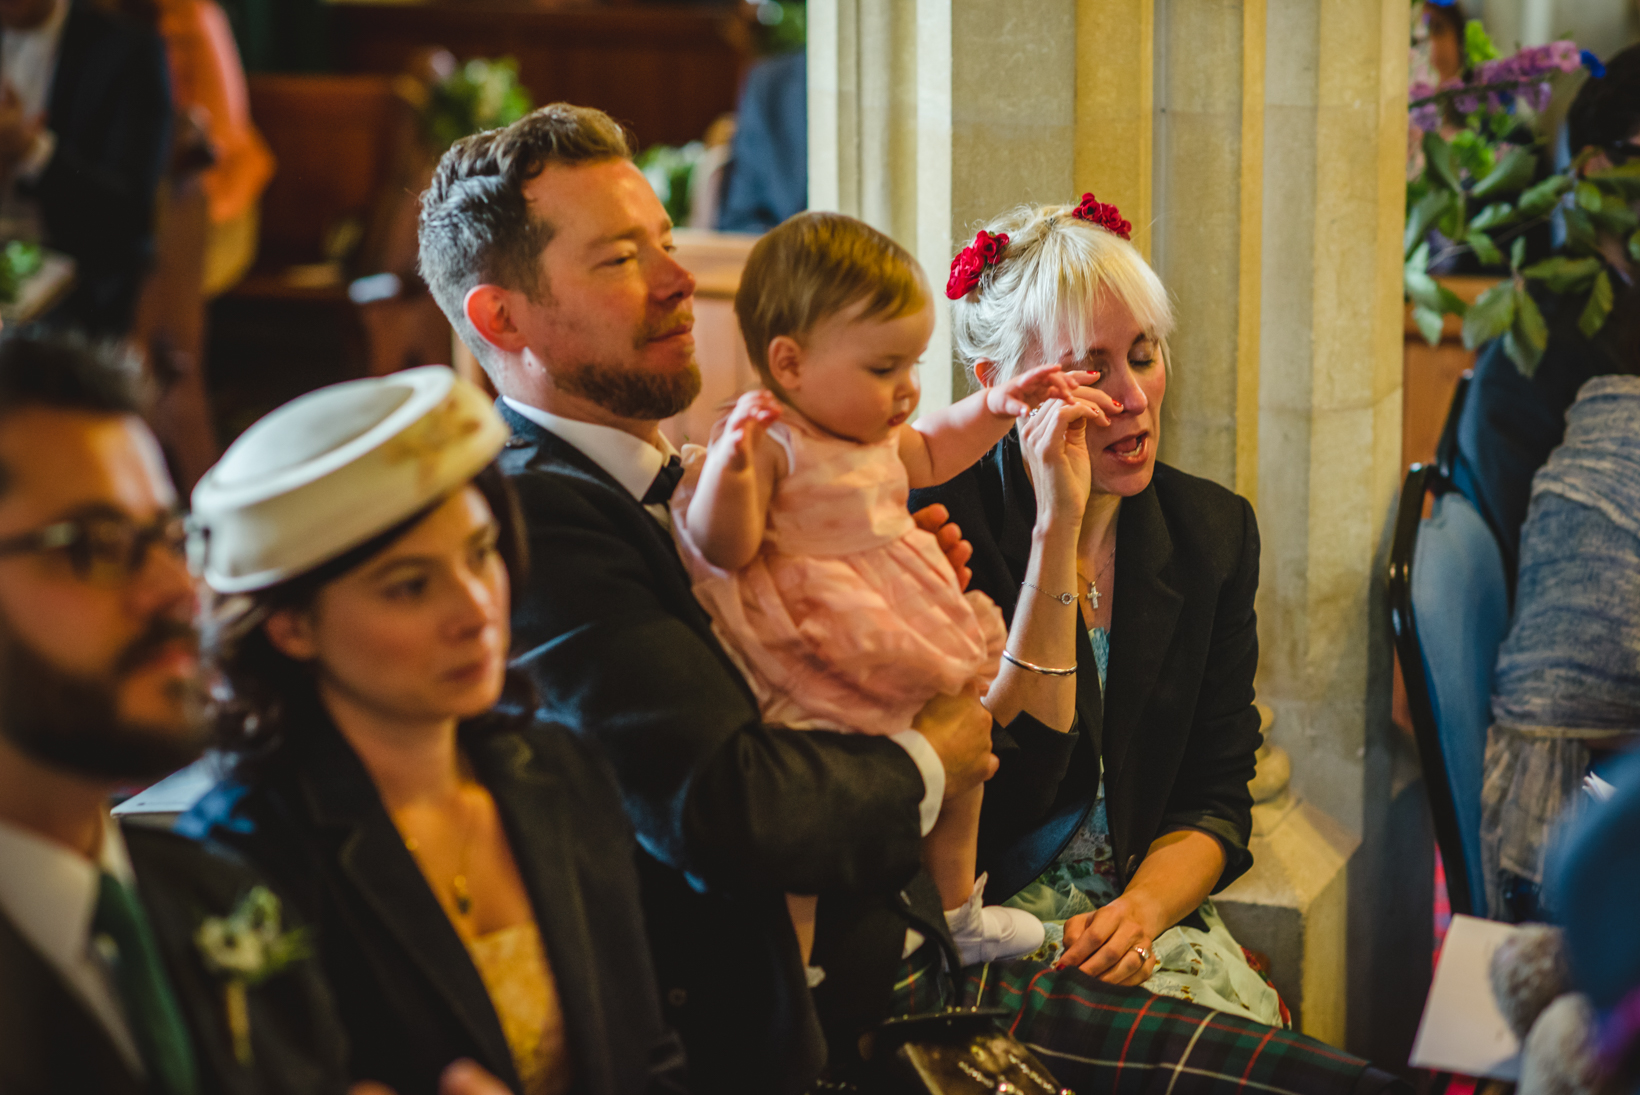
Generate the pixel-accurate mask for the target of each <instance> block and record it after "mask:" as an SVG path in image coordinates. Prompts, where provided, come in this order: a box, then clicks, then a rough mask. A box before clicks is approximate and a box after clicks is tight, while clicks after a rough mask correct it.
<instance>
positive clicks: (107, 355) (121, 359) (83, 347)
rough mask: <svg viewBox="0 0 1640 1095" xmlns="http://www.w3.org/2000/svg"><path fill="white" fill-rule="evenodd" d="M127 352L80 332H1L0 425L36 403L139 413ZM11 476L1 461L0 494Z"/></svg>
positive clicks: (97, 411)
mask: <svg viewBox="0 0 1640 1095" xmlns="http://www.w3.org/2000/svg"><path fill="white" fill-rule="evenodd" d="M133 366H134V362H133V361H132V359H131V358H130V356H129V355H128V354H125V353H123V352H121V351H120V350H119V349H118V348H117V347H116V346H114V345H111V344H102V343H94V342H90V341H88V340H86V339H85V338H83V337H81V336H79V335H67V334H57V335H40V334H34V333H30V332H29V331H27V330H26V329H25V330H24V331H22V332H19V333H17V334H13V333H11V332H9V331H8V332H6V333H5V334H4V335H0V428H3V427H4V423H5V420H6V418H7V417H9V416H10V415H13V414H16V413H17V412H19V411H23V410H28V409H31V408H34V407H50V408H53V409H56V410H65V411H83V412H85V413H87V414H106V415H126V414H137V413H138V410H139V405H138V401H137V383H136V378H137V374H136V369H135V368H134V367H133ZM10 480H11V476H10V474H9V473H8V472H7V471H6V468H5V466H4V465H0V493H4V492H5V490H6V489H7V488H8V486H9V484H10Z"/></svg>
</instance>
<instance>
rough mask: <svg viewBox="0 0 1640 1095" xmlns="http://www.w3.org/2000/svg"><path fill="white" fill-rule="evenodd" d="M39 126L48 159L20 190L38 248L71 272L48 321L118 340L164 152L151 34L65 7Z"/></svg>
mask: <svg viewBox="0 0 1640 1095" xmlns="http://www.w3.org/2000/svg"><path fill="white" fill-rule="evenodd" d="M3 76H4V74H3V73H0V77H3ZM46 125H47V127H48V128H50V129H51V131H52V132H53V133H55V134H56V135H57V150H56V152H55V153H54V154H53V155H52V158H51V160H50V162H49V163H48V164H47V165H46V168H45V170H44V171H43V172H42V173H41V174H40V177H39V178H38V179H36V180H35V181H34V182H33V183H31V184H27V185H26V187H24V188H23V189H25V192H26V193H29V194H31V195H32V196H33V197H34V198H35V199H36V200H38V202H39V203H40V211H41V213H42V215H43V218H44V220H45V234H46V243H47V244H48V245H50V246H51V247H53V248H56V249H57V250H59V251H63V252H65V253H67V254H69V255H71V256H72V257H73V258H74V260H75V263H76V264H77V268H76V272H75V288H74V292H73V294H72V295H71V296H70V297H69V299H68V300H67V301H65V302H64V303H63V304H62V305H61V306H60V307H59V309H58V310H57V312H55V313H53V317H52V318H53V320H54V321H61V322H65V323H68V324H72V325H74V326H78V327H83V328H85V329H87V330H90V331H93V332H95V333H97V334H107V335H117V334H122V333H124V332H125V330H126V329H127V328H128V327H129V326H130V323H131V313H132V309H133V308H134V307H135V304H136V299H137V292H138V290H139V289H140V288H141V286H142V279H143V276H144V274H146V272H147V270H148V264H149V260H150V259H151V257H152V254H153V246H154V224H153V220H154V195H155V192H156V190H157V189H158V187H159V180H160V176H161V175H162V174H163V172H164V169H165V164H166V161H167V159H168V158H169V156H170V151H171V83H170V74H169V70H168V69H167V67H166V61H165V45H164V42H163V41H161V39H160V37H159V35H158V33H157V32H155V31H154V30H153V29H152V28H149V27H145V26H143V25H142V24H140V23H138V22H137V21H135V20H133V19H128V18H125V17H123V16H119V15H114V14H111V13H109V12H106V11H104V10H102V9H101V8H99V7H97V6H96V5H95V4H94V3H91V2H90V0H73V3H72V5H71V6H70V7H69V11H68V20H67V22H66V23H64V24H63V32H62V38H61V39H60V40H59V42H58V50H57V68H56V72H55V75H54V76H53V78H52V84H51V95H50V98H49V100H48V102H47V107H46Z"/></svg>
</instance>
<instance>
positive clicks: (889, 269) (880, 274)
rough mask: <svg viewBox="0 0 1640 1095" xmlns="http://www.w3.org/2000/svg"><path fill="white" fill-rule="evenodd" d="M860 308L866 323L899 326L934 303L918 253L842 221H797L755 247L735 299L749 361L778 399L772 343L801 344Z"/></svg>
mask: <svg viewBox="0 0 1640 1095" xmlns="http://www.w3.org/2000/svg"><path fill="white" fill-rule="evenodd" d="M861 301H865V302H866V308H865V311H864V312H862V313H861V314H860V318H861V319H876V318H879V317H880V318H882V319H899V318H900V317H901V316H908V315H910V314H912V313H913V312H915V311H917V310H918V309H919V308H922V307H923V306H925V305H926V304H927V303H928V301H929V293H928V281H927V279H926V278H924V277H923V271H922V266H921V265H919V264H918V262H917V260H916V259H914V258H912V257H911V252H909V251H907V250H906V249H905V248H903V247H901V246H900V245H899V244H897V243H895V242H894V241H893V240H891V239H889V238H888V237H887V236H885V235H883V234H882V233H881V232H879V231H877V230H876V229H875V228H873V227H871V225H869V224H866V223H865V222H864V221H858V220H855V219H854V218H853V217H848V216H844V215H843V214H842V213H798V214H797V215H796V216H794V217H792V218H790V219H789V220H787V221H786V222H785V223H784V224H782V225H780V226H779V227H777V228H775V229H773V230H771V231H770V232H769V233H768V234H767V235H765V236H764V237H763V238H762V239H760V240H758V241H757V244H756V245H755V246H753V248H752V253H751V254H750V255H749V256H748V257H747V259H746V269H745V270H744V271H743V272H742V273H741V275H740V288H739V290H738V291H736V293H735V315H736V316H737V317H738V318H739V319H740V330H741V333H742V335H744V337H745V339H746V353H747V355H748V356H749V357H750V358H751V359H752V366H753V367H754V368H755V369H757V372H758V375H759V376H760V377H762V378H763V383H765V384H767V385H768V386H769V387H770V388H771V389H773V390H775V391H776V392H778V391H779V387H778V385H776V384H775V382H774V378H773V377H772V376H770V374H769V342H770V341H771V340H773V339H775V338H777V337H779V336H780V335H785V336H787V337H788V338H795V339H801V338H802V337H803V336H804V335H806V334H808V333H809V332H810V331H812V330H814V327H815V325H816V324H818V323H819V322H821V321H822V320H824V319H826V318H827V317H829V316H833V315H836V314H837V313H838V312H841V311H843V310H844V309H845V308H849V307H851V306H853V305H855V304H858V303H859V302H861Z"/></svg>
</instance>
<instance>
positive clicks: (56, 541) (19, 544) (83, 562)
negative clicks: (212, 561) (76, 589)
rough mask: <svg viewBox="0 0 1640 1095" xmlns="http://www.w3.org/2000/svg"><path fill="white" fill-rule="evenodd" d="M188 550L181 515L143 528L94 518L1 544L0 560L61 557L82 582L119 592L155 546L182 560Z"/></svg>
mask: <svg viewBox="0 0 1640 1095" xmlns="http://www.w3.org/2000/svg"><path fill="white" fill-rule="evenodd" d="M187 545H188V522H187V519H186V518H184V517H182V516H181V515H180V514H175V513H167V514H163V515H161V516H160V517H158V518H156V519H155V520H154V521H152V522H150V523H149V524H146V525H139V524H137V523H136V522H135V521H133V520H131V519H130V518H129V517H123V516H115V515H112V514H109V515H100V514H99V515H95V516H88V517H78V518H73V519H71V520H67V521H58V522H57V523H56V524H51V525H47V526H46V527H45V528H42V529H36V530H35V531H33V532H25V533H21V534H20V535H17V536H11V537H8V538H6V539H4V540H0V556H6V555H34V554H49V553H61V554H62V555H63V556H64V557H65V558H66V559H67V560H68V564H69V566H70V567H71V568H72V569H73V571H74V575H75V577H77V578H79V579H80V580H81V581H83V582H90V583H92V584H93V585H100V586H118V585H123V584H124V583H126V582H128V581H130V580H131V579H132V578H134V577H136V576H137V574H138V573H140V572H141V570H142V568H143V567H144V566H145V565H147V562H148V553H149V551H151V550H152V549H153V548H155V547H156V546H157V547H161V548H163V549H164V550H165V551H166V552H167V553H169V554H170V555H172V556H174V557H176V558H178V559H181V558H183V557H184V556H185V554H186V552H187Z"/></svg>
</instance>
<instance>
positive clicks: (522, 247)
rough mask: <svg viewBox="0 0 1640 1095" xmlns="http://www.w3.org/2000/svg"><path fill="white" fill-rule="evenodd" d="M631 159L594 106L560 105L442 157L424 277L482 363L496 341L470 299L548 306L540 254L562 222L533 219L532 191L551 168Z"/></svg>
mask: <svg viewBox="0 0 1640 1095" xmlns="http://www.w3.org/2000/svg"><path fill="white" fill-rule="evenodd" d="M631 158H632V142H631V140H630V139H629V138H628V136H627V133H626V130H624V129H623V128H621V125H620V123H618V122H616V121H615V120H614V119H613V118H611V117H610V116H609V115H607V114H605V113H604V112H603V111H601V110H594V109H592V108H591V107H584V106H571V105H570V104H569V103H553V104H551V105H549V106H544V107H542V108H541V109H540V110H537V111H534V112H532V113H530V114H528V115H526V116H525V117H523V118H520V119H519V120H518V121H516V122H514V123H513V124H512V125H510V126H507V127H506V128H504V129H492V130H490V131H489V132H487V133H475V134H474V135H473V136H471V137H465V138H463V139H462V140H459V141H457V142H456V143H455V144H454V145H452V146H451V147H450V150H449V151H448V152H446V153H445V154H444V157H443V159H441V160H439V163H438V169H437V170H436V171H435V172H434V174H433V182H432V185H431V186H429V187H428V188H427V191H426V192H425V193H424V194H422V196H421V226H420V230H419V237H420V248H421V254H420V264H421V276H422V279H423V280H424V281H426V282H427V287H428V289H430V290H431V291H432V293H433V299H434V300H436V301H437V302H438V306H439V307H440V308H441V309H443V311H444V314H445V316H447V317H448V318H449V320H450V323H451V324H452V325H453V326H454V327H455V329H456V332H457V333H458V334H460V335H461V340H462V341H463V342H465V343H466V344H467V345H468V347H469V348H471V349H472V351H473V353H474V354H475V355H476V356H477V357H478V359H479V361H480V362H481V363H483V364H485V365H486V366H488V365H489V350H490V347H489V344H488V343H487V342H485V341H484V340H483V339H482V338H480V337H479V334H478V332H477V331H476V330H474V329H473V325H472V324H471V323H469V322H468V321H467V313H466V308H465V307H464V304H465V301H466V299H467V294H468V292H470V291H471V290H472V288H473V287H474V286H476V285H482V284H486V283H487V284H491V285H500V286H502V287H504V288H507V289H515V290H518V291H520V292H522V293H524V294H526V295H527V296H528V297H529V298H530V299H531V300H540V299H541V297H542V296H543V295H546V294H547V293H548V292H549V291H550V290H549V287H547V286H544V285H543V284H542V282H541V267H540V260H541V250H542V248H544V247H546V245H547V244H548V243H550V242H551V241H552V237H553V235H554V234H555V233H556V232H557V226H556V225H555V224H553V223H552V222H551V221H550V220H547V219H545V218H543V217H540V216H535V215H532V214H531V212H530V208H529V202H528V201H527V200H526V199H525V197H524V187H526V186H527V185H529V183H530V180H532V179H534V178H535V177H536V176H537V175H539V174H541V172H542V171H543V170H544V169H545V168H547V167H548V166H550V165H552V164H566V165H575V164H590V163H601V162H604V161H607V160H629V159H631Z"/></svg>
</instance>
